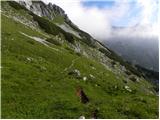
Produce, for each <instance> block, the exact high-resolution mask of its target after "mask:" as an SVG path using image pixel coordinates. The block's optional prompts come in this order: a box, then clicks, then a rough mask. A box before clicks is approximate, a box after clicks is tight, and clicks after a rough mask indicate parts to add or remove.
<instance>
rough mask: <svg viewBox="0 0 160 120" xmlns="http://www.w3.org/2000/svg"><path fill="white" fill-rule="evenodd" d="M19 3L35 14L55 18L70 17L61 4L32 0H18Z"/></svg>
mask: <svg viewBox="0 0 160 120" xmlns="http://www.w3.org/2000/svg"><path fill="white" fill-rule="evenodd" d="M17 2H18V3H19V4H21V5H23V6H25V7H26V8H27V9H28V10H30V11H32V12H33V13H34V14H36V15H38V16H41V17H47V18H49V19H51V20H53V19H54V18H55V17H56V16H63V17H65V18H66V19H68V17H67V15H66V14H65V12H64V10H63V9H62V8H60V7H59V6H57V5H55V4H52V3H49V4H45V3H44V2H42V1H32V0H23V1H19V0H18V1H17Z"/></svg>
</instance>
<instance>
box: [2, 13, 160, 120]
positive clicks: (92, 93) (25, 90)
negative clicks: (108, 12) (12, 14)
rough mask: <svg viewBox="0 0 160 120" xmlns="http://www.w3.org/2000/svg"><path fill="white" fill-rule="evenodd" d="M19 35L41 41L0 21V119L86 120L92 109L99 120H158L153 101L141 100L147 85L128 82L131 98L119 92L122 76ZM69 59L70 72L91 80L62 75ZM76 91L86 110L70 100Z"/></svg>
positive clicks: (21, 27)
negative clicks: (78, 89) (80, 90)
mask: <svg viewBox="0 0 160 120" xmlns="http://www.w3.org/2000/svg"><path fill="white" fill-rule="evenodd" d="M19 31H21V32H24V33H26V34H28V35H30V36H38V37H44V36H42V34H39V33H38V32H36V31H33V30H31V29H30V28H28V27H25V26H24V25H23V24H20V23H18V22H15V21H13V20H12V19H8V18H7V17H5V16H3V15H2V118H78V117H79V116H81V115H84V116H86V117H87V118H90V116H91V112H92V111H93V110H94V109H96V108H99V113H98V117H99V118H158V97H156V96H154V95H147V93H146V92H145V89H148V88H147V86H150V85H149V84H148V82H145V81H141V82H140V83H134V82H132V81H130V82H129V83H127V85H128V86H130V87H131V89H132V90H135V92H134V93H129V92H127V91H126V90H125V89H124V88H123V87H124V86H125V83H123V82H122V81H123V79H124V78H123V76H120V77H119V78H116V76H115V75H114V74H113V73H112V72H110V71H108V70H106V69H105V68H104V67H103V66H102V65H101V64H99V63H97V62H96V61H93V60H90V59H87V58H85V57H83V56H78V55H76V54H75V53H70V51H68V50H65V49H61V46H54V45H53V47H55V48H58V49H59V50H60V51H61V52H57V51H54V50H53V49H51V48H48V47H46V46H44V45H43V44H40V43H38V42H36V41H33V40H32V39H30V38H28V37H25V36H24V35H21V34H20V33H19ZM62 47H63V46H62ZM29 57H30V58H32V60H31V61H28V60H27V58H29ZM74 59H76V62H75V65H74V66H73V68H72V69H74V68H76V69H79V70H80V72H81V74H82V76H88V75H89V74H92V75H94V76H95V79H94V80H88V81H86V82H85V81H83V80H81V79H80V80H79V79H76V78H74V77H72V76H68V75H67V72H64V73H62V72H63V71H64V69H65V68H66V67H68V66H70V65H71V63H72V60H74ZM92 66H94V67H95V68H96V70H93V69H91V67H92ZM44 68H45V69H44ZM96 84H99V86H98V87H96V86H95V85H96ZM77 86H82V88H83V89H84V91H85V92H86V94H87V96H88V97H89V99H90V102H89V103H88V104H87V105H84V104H82V103H80V101H79V99H78V97H77V96H76V95H75V93H76V87H77ZM115 86H117V88H115ZM137 108H138V109H137Z"/></svg>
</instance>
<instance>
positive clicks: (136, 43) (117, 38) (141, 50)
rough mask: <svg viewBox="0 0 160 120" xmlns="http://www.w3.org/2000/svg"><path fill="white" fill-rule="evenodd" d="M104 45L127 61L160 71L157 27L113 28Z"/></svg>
mask: <svg viewBox="0 0 160 120" xmlns="http://www.w3.org/2000/svg"><path fill="white" fill-rule="evenodd" d="M104 43H105V44H106V45H107V46H108V47H109V48H110V49H112V50H114V51H115V52H116V53H118V54H119V55H120V56H122V57H123V58H124V59H125V60H126V61H129V62H131V63H132V64H134V65H140V66H141V67H144V68H146V69H149V70H153V71H159V57H158V56H159V40H158V35H157V34H156V29H155V27H153V26H149V25H146V26H134V27H128V28H124V27H121V28H120V27H113V28H112V34H111V35H110V36H109V37H108V38H107V39H106V40H104Z"/></svg>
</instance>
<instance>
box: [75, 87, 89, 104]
mask: <svg viewBox="0 0 160 120" xmlns="http://www.w3.org/2000/svg"><path fill="white" fill-rule="evenodd" d="M76 94H77V96H78V97H80V100H81V103H84V104H86V103H88V102H89V99H88V97H87V96H86V94H85V93H84V91H83V89H82V88H81V87H77V91H76Z"/></svg>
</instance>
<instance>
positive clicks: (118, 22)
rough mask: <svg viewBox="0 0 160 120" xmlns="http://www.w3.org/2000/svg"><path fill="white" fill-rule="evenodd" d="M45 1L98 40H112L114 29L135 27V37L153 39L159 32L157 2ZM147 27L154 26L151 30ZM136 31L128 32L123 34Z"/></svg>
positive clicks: (138, 0)
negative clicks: (139, 35)
mask: <svg viewBox="0 0 160 120" xmlns="http://www.w3.org/2000/svg"><path fill="white" fill-rule="evenodd" d="M43 1H44V2H46V3H49V2H51V3H54V4H56V5H58V6H60V7H61V8H62V9H64V10H65V12H66V14H67V15H68V16H69V18H70V19H71V20H72V21H73V23H75V24H76V25H78V27H79V28H81V29H82V30H85V31H87V32H88V33H90V34H91V35H92V36H94V37H95V38H98V39H105V38H106V36H110V35H111V33H112V32H113V31H112V29H111V28H112V26H120V27H130V26H135V25H136V26H137V28H136V32H135V35H137V34H138V33H139V34H141V33H140V32H143V35H144V33H145V34H146V35H153V34H156V32H158V27H157V20H158V7H159V6H158V0H43ZM142 26H143V27H142ZM145 26H146V27H147V29H145ZM148 26H151V29H149V28H148ZM142 28H144V30H142ZM139 29H140V30H139ZM134 31H135V30H128V29H126V30H125V31H124V32H125V33H127V32H134ZM121 33H122V32H121ZM123 34H124V33H123Z"/></svg>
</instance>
